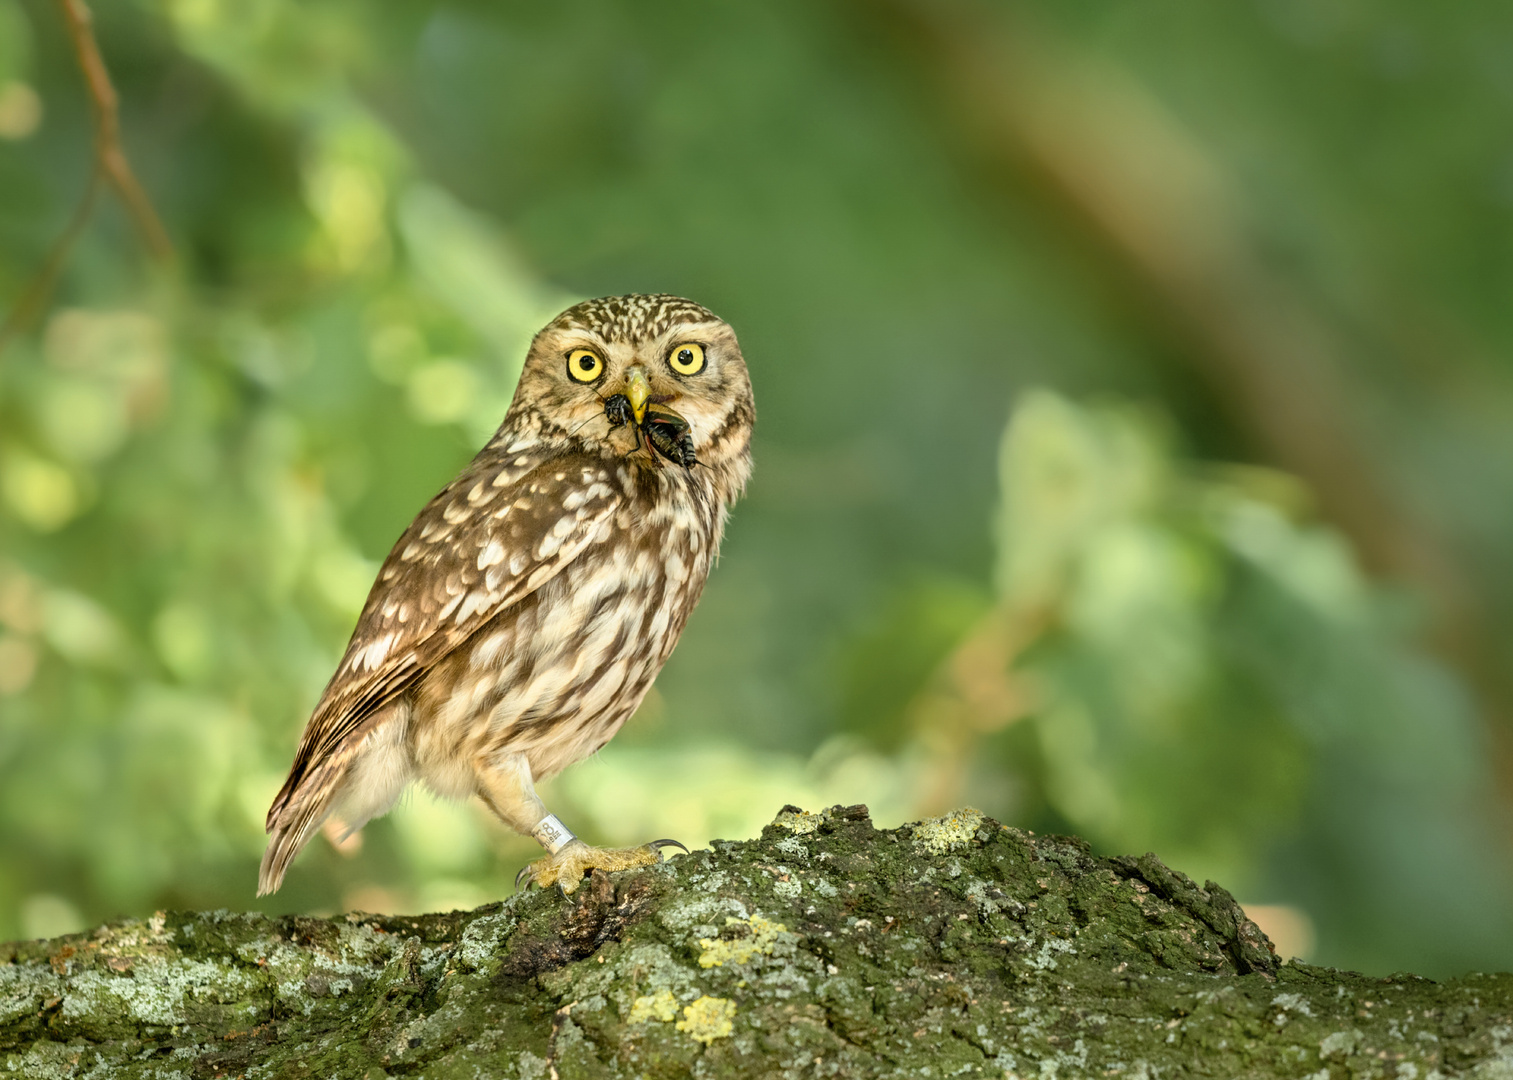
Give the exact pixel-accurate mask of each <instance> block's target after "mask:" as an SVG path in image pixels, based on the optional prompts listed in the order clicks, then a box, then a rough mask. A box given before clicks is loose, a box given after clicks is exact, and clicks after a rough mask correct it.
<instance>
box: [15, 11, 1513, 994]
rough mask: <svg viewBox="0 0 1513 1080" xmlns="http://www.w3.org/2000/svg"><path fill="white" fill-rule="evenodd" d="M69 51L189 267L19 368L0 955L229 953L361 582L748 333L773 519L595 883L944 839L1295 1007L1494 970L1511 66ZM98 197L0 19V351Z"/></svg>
mask: <svg viewBox="0 0 1513 1080" xmlns="http://www.w3.org/2000/svg"><path fill="white" fill-rule="evenodd" d="M95 14H96V19H97V32H98V35H99V39H100V42H101V47H102V49H103V52H104V55H105V57H106V60H107V62H108V63H109V65H110V67H111V70H112V74H113V76H114V78H115V81H116V84H117V87H118V89H119V91H120V94H121V99H122V110H123V126H124V131H125V135H126V142H127V149H128V151H129V153H130V155H131V157H132V160H133V163H134V165H135V167H136V169H137V171H138V173H139V174H140V176H141V178H142V180H143V183H144V184H145V186H146V187H147V189H148V191H149V192H150V194H151V196H152V198H153V201H154V203H155V205H156V207H157V209H158V211H159V213H160V214H161V215H162V216H163V218H164V220H165V222H166V223H167V225H168V228H169V231H170V233H171V234H172V236H173V238H174V240H175V243H176V246H177V252H178V254H177V258H176V259H175V261H174V262H173V263H172V264H171V265H167V266H162V265H156V264H154V263H153V262H152V261H151V260H150V259H149V258H147V256H146V253H145V252H144V251H143V250H142V248H141V246H140V244H139V243H138V242H137V239H136V236H135V234H134V232H133V227H132V223H131V221H130V219H129V217H128V216H127V215H126V214H124V213H123V212H122V211H121V209H120V207H119V206H118V205H116V204H115V203H113V202H112V201H110V200H109V199H106V200H104V201H102V204H101V206H100V207H99V209H98V212H97V213H96V215H95V218H94V220H93V221H92V223H91V225H90V227H89V229H88V230H87V231H86V232H84V234H83V235H82V237H81V239H80V241H79V243H78V244H77V246H76V247H75V249H74V250H73V251H72V253H71V254H70V257H69V259H68V262H67V264H66V269H65V271H64V273H63V275H62V277H61V279H60V281H59V283H58V288H57V290H56V293H55V295H54V296H53V298H52V302H51V304H50V306H49V307H48V308H47V310H46V311H45V312H44V313H43V314H42V315H41V317H40V318H39V319H37V320H36V321H35V323H34V324H33V325H30V326H27V327H25V328H24V331H23V332H22V333H20V334H19V335H17V336H16V337H15V338H14V339H13V340H12V341H11V342H10V343H9V344H8V346H7V347H6V349H5V351H4V352H3V353H0V937H11V936H18V935H22V934H27V935H40V934H44V933H55V932H59V931H61V930H65V929H71V928H73V927H74V926H77V925H82V924H83V923H84V922H86V921H93V920H96V919H101V918H106V917H110V916H113V915H117V914H122V913H133V914H139V913H141V912H144V911H150V910H152V909H154V908H159V907H163V906H169V905H172V906H183V907H199V908H205V907H221V906H224V907H234V908H245V907H248V906H257V905H256V903H255V902H254V901H253V899H252V896H251V893H252V889H253V882H254V878H255V866H256V861H257V857H258V854H259V851H260V847H261V838H262V833H261V823H262V815H263V813H264V811H265V809H266V807H267V804H268V801H269V800H270V798H271V796H272V794H273V792H274V791H275V790H276V789H277V786H278V783H279V781H280V779H281V776H282V772H283V770H284V768H285V767H286V766H287V763H288V760H289V757H290V755H291V753H292V749H293V746H294V742H295V739H296V737H297V734H298V731H299V728H300V726H301V725H302V723H303V721H304V719H305V716H306V714H307V711H308V709H309V708H310V706H311V705H312V704H313V702H314V700H315V698H316V696H317V695H318V693H319V691H320V688H321V686H322V685H323V683H324V681H325V679H326V678H327V677H328V676H329V674H330V671H331V670H332V667H333V666H334V663H335V660H336V657H337V656H338V655H339V652H340V650H341V648H342V646H343V645H344V643H345V640H346V635H347V633H348V632H349V631H350V627H351V624H352V622H353V620H354V619H355V616H356V613H357V611H358V609H359V607H360V605H361V603H362V600H363V598H364V596H365V594H366V589H367V587H368V584H369V583H370V581H371V579H372V575H373V572H374V571H375V569H376V566H377V563H378V561H379V560H380V559H381V558H382V557H383V555H384V554H385V553H386V551H387V549H388V546H389V544H390V543H391V542H392V540H393V539H394V537H395V536H397V535H398V533H399V531H400V530H401V529H402V528H403V526H404V525H405V524H406V523H407V522H408V521H409V519H410V517H411V516H412V515H413V513H414V512H415V510H416V509H417V508H418V507H419V506H420V505H421V504H422V503H423V502H424V500H425V499H426V498H427V497H429V495H430V494H432V493H433V492H434V491H435V490H436V489H437V488H439V487H440V486H441V485H442V484H443V483H444V482H445V481H446V480H447V479H448V478H449V477H450V476H451V474H452V473H453V472H454V471H455V469H457V468H458V467H459V466H460V465H461V464H462V463H463V462H464V461H465V460H466V459H467V458H468V457H469V456H470V454H471V453H472V451H473V449H475V448H476V447H477V446H478V445H479V444H480V443H481V442H482V441H483V440H484V438H486V436H487V435H488V433H489V432H490V431H492V429H493V427H494V426H495V425H496V424H497V423H498V420H499V418H500V417H501V416H502V414H503V411H504V408H505V406H506V405H507V403H508V400H509V397H510V394H511V392H512V390H513V383H514V379H515V376H516V374H517V372H518V365H519V363H520V359H521V356H522V353H523V351H524V348H525V345H526V343H527V342H528V340H529V337H530V334H531V333H532V332H533V331H534V330H535V329H536V328H537V327H538V326H539V325H540V324H541V323H542V322H544V321H545V319H546V318H548V317H549V316H550V315H551V314H553V313H555V311H557V310H559V309H560V308H561V307H563V306H565V305H566V304H568V303H570V302H572V301H573V300H574V299H576V298H578V297H581V296H587V295H598V294H604V293H610V292H625V291H653V290H656V291H671V292H678V293H683V294H685V295H689V296H692V297H694V298H696V299H698V300H700V301H701V302H703V303H706V304H708V305H709V306H711V307H712V308H714V309H715V310H717V311H719V312H720V313H721V314H722V315H724V316H725V317H727V318H729V319H730V320H731V321H732V322H733V323H734V324H735V326H736V327H737V330H738V331H739V332H740V334H741V338H742V342H743V345H744V347H745V349H746V351H747V355H748V359H749V361H750V364H751V367H752V370H753V377H754V380H755V383H756V390H757V397H758V401H759V412H760V422H759V432H758V440H757V445H756V451H755V452H756V460H757V475H756V479H755V481H754V483H753V485H752V489H751V492H750V495H749V497H748V499H747V501H746V502H745V503H744V504H743V505H742V506H741V507H740V508H739V509H738V510H737V513H736V516H735V518H734V521H733V523H732V526H731V530H730V534H729V539H728V541H727V547H726V551H725V556H724V559H723V561H722V563H721V565H720V567H719V568H718V570H717V571H716V573H715V575H714V577H713V579H712V581H711V584H710V587H709V589H708V592H707V594H706V597H705V599H704V602H703V604H702V606H701V607H700V609H699V611H698V613H697V614H696V616H695V617H694V619H693V621H692V623H691V624H690V627H689V630H688V633H687V635H686V636H685V640H684V642H683V643H682V644H681V645H680V646H679V649H678V652H677V654H676V655H675V656H674V658H673V660H672V662H671V663H670V664H669V666H668V668H667V670H666V672H665V673H664V675H663V677H662V678H661V679H660V680H659V683H658V687H657V690H656V691H655V692H654V693H653V695H652V697H651V698H649V699H648V702H647V704H646V706H645V707H643V709H642V711H641V713H640V715H638V717H637V718H636V719H635V721H634V722H633V723H632V724H631V725H629V726H628V727H627V729H626V731H625V732H624V733H622V735H621V736H620V737H619V738H618V739H617V740H616V741H615V742H614V743H612V744H611V746H610V747H609V748H608V749H607V750H606V751H605V752H604V753H603V754H602V755H600V756H599V757H597V758H595V759H594V760H592V761H590V762H586V763H584V764H583V765H581V766H578V767H576V768H575V769H573V770H571V771H569V772H568V773H567V774H565V775H564V776H563V777H561V778H559V779H558V780H556V781H554V782H553V783H552V784H551V785H550V788H549V792H548V795H547V798H548V800H549V802H550V803H551V804H552V806H553V808H554V810H556V811H557V812H558V813H559V814H560V815H561V816H563V817H564V818H565V819H567V820H569V821H570V822H572V823H573V825H574V827H575V828H581V830H582V831H584V832H585V833H587V834H588V835H589V836H590V838H592V839H601V840H612V841H619V842H638V841H642V840H645V839H647V838H648V837H650V836H653V835H656V836H663V835H671V836H679V837H681V838H682V839H684V840H685V841H688V842H695V843H702V842H704V841H706V840H707V839H709V838H711V837H713V836H719V835H727V836H730V835H747V834H750V833H751V832H753V831H754V830H755V829H756V828H757V827H758V826H759V825H760V824H761V822H762V821H763V820H764V819H765V818H766V817H767V816H768V815H770V813H771V812H773V811H774V810H775V809H776V808H777V807H778V806H779V805H781V804H782V803H785V802H793V803H798V804H818V803H829V802H837V801H841V802H859V801H866V802H869V803H870V804H871V805H872V806H873V810H874V815H875V816H876V817H877V818H878V819H879V820H881V821H884V822H888V823H894V822H897V821H900V820H903V819H904V818H906V817H912V816H918V815H921V814H924V813H931V812H937V811H939V810H941V809H944V808H946V807H948V806H949V805H952V804H957V803H961V802H973V803H975V804H976V805H979V806H980V807H981V808H982V809H984V810H985V811H988V812H989V813H992V814H994V815H996V816H998V817H1001V818H1002V819H1004V820H1007V821H1013V822H1015V823H1018V824H1021V825H1024V826H1027V827H1032V828H1036V829H1047V828H1049V829H1059V830H1069V831H1076V832H1078V833H1080V834H1082V835H1085V836H1087V837H1088V838H1089V839H1090V840H1091V841H1092V842H1093V843H1094V844H1095V845H1096V846H1098V847H1099V848H1100V849H1102V850H1105V851H1110V852H1113V851H1144V850H1147V849H1151V850H1155V851H1157V852H1158V853H1159V854H1161V855H1162V856H1163V857H1164V858H1166V859H1167V860H1168V861H1169V862H1171V863H1172V864H1173V865H1176V866H1178V867H1180V868H1182V869H1184V870H1187V871H1188V872H1190V873H1192V874H1194V875H1197V876H1199V877H1202V876H1204V875H1208V876H1212V877H1214V878H1216V879H1217V880H1220V881H1221V882H1223V883H1224V884H1225V885H1227V886H1228V887H1230V888H1231V889H1233V890H1234V891H1236V892H1237V893H1239V894H1240V895H1241V896H1242V897H1243V898H1244V899H1246V900H1247V901H1249V902H1252V903H1254V904H1257V905H1267V906H1269V907H1270V908H1271V909H1272V910H1273V911H1280V912H1281V914H1280V915H1278V916H1277V918H1280V919H1281V920H1282V921H1281V922H1277V923H1275V924H1274V925H1275V928H1276V929H1277V930H1278V932H1279V933H1281V934H1284V936H1285V935H1288V934H1290V936H1288V938H1287V939H1288V941H1290V942H1291V944H1292V945H1293V946H1294V947H1296V948H1299V949H1302V948H1305V947H1306V942H1305V940H1304V939H1305V937H1306V936H1307V933H1308V931H1309V928H1310V927H1311V931H1312V933H1313V935H1314V937H1315V939H1316V944H1315V945H1314V946H1313V948H1312V953H1311V956H1312V958H1313V959H1316V960H1319V961H1322V962H1328V963H1334V964H1340V965H1347V966H1355V967H1360V968H1364V969H1367V970H1371V971H1381V972H1385V971H1388V970H1392V969H1396V968H1412V969H1416V970H1420V971H1424V972H1428V973H1437V972H1444V971H1450V970H1459V969H1464V968H1471V967H1504V968H1506V967H1508V966H1510V965H1513V924H1510V920H1509V917H1508V915H1507V912H1508V911H1509V909H1510V907H1513V880H1510V876H1509V873H1510V862H1509V836H1508V832H1507V806H1508V800H1509V798H1510V796H1513V780H1510V778H1513V767H1510V766H1509V764H1508V762H1509V760H1510V759H1509V751H1508V746H1509V735H1510V725H1513V705H1510V703H1513V692H1510V691H1509V689H1508V680H1507V677H1506V676H1505V675H1503V674H1502V672H1504V671H1506V670H1510V669H1513V655H1510V653H1513V650H1510V640H1513V634H1510V628H1513V576H1510V575H1508V574H1507V572H1506V566H1507V559H1506V552H1507V551H1508V550H1509V544H1510V541H1513V500H1509V499H1507V498H1506V493H1507V491H1508V490H1510V484H1513V371H1510V367H1509V362H1508V357H1509V356H1513V318H1510V312H1513V309H1510V306H1509V305H1508V304H1507V297H1508V295H1510V291H1513V259H1510V258H1509V255H1508V252H1509V251H1510V250H1513V247H1510V242H1513V144H1510V143H1509V142H1508V139H1507V134H1506V133H1507V131H1508V130H1509V129H1510V128H1509V121H1510V119H1513V76H1510V72H1513V12H1509V11H1508V10H1505V9H1504V8H1502V7H1500V6H1498V5H1494V4H1492V3H1490V2H1477V3H1469V4H1465V5H1459V6H1457V7H1456V8H1455V9H1453V10H1449V9H1443V10H1434V11H1430V10H1427V9H1422V8H1420V7H1418V6H1414V5H1408V4H1393V5H1376V6H1372V7H1370V8H1368V7H1366V6H1363V5H1358V4H1354V3H1350V2H1348V0H1249V2H1246V3H1241V4H1233V5H1215V6H1210V7H1205V8H1201V9H1198V8H1192V7H1190V6H1181V7H1179V6H1178V5H1173V4H1167V3H1161V2H1157V0H1142V2H1139V3H1118V4H1116V3H1111V2H1108V0H1097V2H1094V0H1079V2H1077V3H1070V4H1067V3H1061V4H1051V3H1040V2H1035V3H1028V2H1027V3H1023V4H1012V5H1011V4H987V3H985V4H983V5H982V6H977V5H974V4H968V3H961V4H955V3H952V4H945V5H930V4H923V3H921V4H919V5H918V6H917V7H915V6H911V4H909V3H907V2H905V0H896V2H890V3H881V2H879V3H876V4H872V5H863V4H850V3H839V4H799V3H779V4H775V5H732V4H713V5H711V4H697V5H696V4H691V3H687V2H660V0H659V2H657V3H651V4H638V5H633V6H625V5H617V4H611V3H607V2H604V0H581V2H574V3H571V4H567V5H558V6H553V7H549V8H531V7H526V6H518V5H493V4H480V3H465V2H457V3H438V2H422V3H415V4H407V5H401V6H397V7H396V6H392V5H387V6H386V5H378V4H373V3H364V2H361V0H352V2H347V3H335V2H305V3H294V2H293V0H257V2H255V3H245V4H233V3H228V2H224V0H138V2H135V3H131V4H123V5H104V4H100V5H98V10H97V11H96V13H95ZM90 140H91V113H90V109H89V105H88V101H87V99H86V97H85V95H84V91H83V87H82V84H81V80H80V78H79V74H78V69H77V65H76V63H75V60H74V57H73V54H72V51H71V49H70V45H69V41H68V39H67V37H66V36H65V34H64V33H63V29H62V27H61V26H60V24H59V21H58V17H57V12H56V10H55V8H54V7H53V6H52V5H49V4H47V3H45V2H43V0H0V304H3V305H4V307H5V309H6V310H11V309H12V307H13V306H14V305H15V304H16V303H17V302H18V300H19V298H20V297H21V296H22V294H23V293H24V291H25V290H26V288H27V287H28V284H29V283H30V282H32V281H33V280H34V277H35V275H36V274H37V272H38V268H39V267H40V266H41V265H42V264H43V262H44V260H45V259H46V258H47V256H48V252H49V250H50V248H51V246H52V245H53V244H54V242H55V241H56V238H57V237H58V236H59V235H60V234H61V233H62V232H63V230H64V228H65V225H66V223H67V220H68V218H69V216H70V214H71V213H72V212H73V209H74V207H75V205H76V201H77V199H78V197H79V195H80V193H81V191H82V189H83V187H84V184H85V180H86V177H87V174H88V169H89V154H90ZM1006 425H1007V426H1006ZM532 848H533V845H532V844H531V843H530V842H528V841H522V840H520V839H519V838H516V837H512V836H509V835H507V834H505V833H503V832H502V831H501V830H500V829H499V828H498V827H496V826H495V825H493V824H492V823H491V822H490V821H489V820H487V817H486V815H483V814H481V813H479V812H478V810H477V808H475V807H466V806H454V805H449V804H440V803H436V802H434V801H433V800H431V799H430V798H429V797H428V796H426V795H424V794H416V795H414V796H413V797H411V798H410V799H409V800H408V801H407V802H406V804H405V805H404V806H402V807H401V808H400V809H399V810H398V811H396V813H395V814H393V815H392V816H391V817H389V818H387V819H384V820H382V821H380V822H378V823H375V824H374V825H372V826H370V827H369V828H368V829H366V830H364V833H363V834H362V843H361V845H360V848H356V846H355V845H349V846H348V847H347V848H346V849H345V850H343V851H338V850H337V849H336V848H334V847H333V846H332V845H330V844H328V843H326V842H325V841H324V840H321V841H317V842H316V843H315V844H313V845H312V846H311V849H310V850H309V852H307V853H306V854H305V855H304V856H303V857H302V859H301V861H300V862H299V863H298V864H297V866H296V868H295V870H294V872H293V873H292V875H291V877H290V881H289V884H288V885H287V886H286V887H285V889H284V891H283V892H281V893H280V894H278V896H276V897H273V898H271V899H270V900H269V901H266V902H262V904H261V906H264V907H266V908H267V909H270V910H296V909H300V910H335V909H338V908H342V907H351V906H358V907H366V908H370V909H371V908H384V909H390V910H407V909H418V908H434V907H439V906H446V905H454V904H462V905H467V904H475V903H479V902H482V901H483V900H485V899H487V898H489V897H491V896H497V895H499V894H500V893H501V892H503V891H504V890H505V889H507V888H508V882H509V879H510V878H511V877H512V876H513V873H514V870H515V869H516V868H517V867H518V865H519V864H520V863H521V862H522V861H523V860H524V859H525V858H527V857H529V855H530V852H531V850H532ZM1289 928H1290V929H1289Z"/></svg>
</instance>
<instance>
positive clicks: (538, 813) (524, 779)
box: [478, 754, 688, 893]
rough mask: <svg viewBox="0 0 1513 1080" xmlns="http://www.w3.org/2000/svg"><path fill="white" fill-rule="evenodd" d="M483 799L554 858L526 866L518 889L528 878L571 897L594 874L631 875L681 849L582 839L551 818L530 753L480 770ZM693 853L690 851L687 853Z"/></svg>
mask: <svg viewBox="0 0 1513 1080" xmlns="http://www.w3.org/2000/svg"><path fill="white" fill-rule="evenodd" d="M478 794H479V796H480V797H482V799H483V801H484V802H485V803H486V804H487V805H488V808H489V809H490V810H492V811H494V813H495V814H496V815H498V817H499V820H500V821H502V822H504V823H505V824H506V825H508V826H509V827H510V828H512V829H514V830H515V831H516V832H518V833H521V834H522V835H525V836H534V837H535V838H536V840H537V842H538V843H540V844H541V846H542V847H544V848H546V850H547V852H548V855H547V856H546V858H544V859H537V860H536V861H535V862H533V863H531V864H530V865H528V866H526V867H525V868H524V869H522V870H521V871H520V874H519V875H518V876H517V877H516V878H515V884H516V886H517V887H518V886H519V885H520V883H521V882H522V881H524V880H526V879H527V878H529V880H530V881H531V883H532V884H535V885H539V886H541V887H542V888H546V887H547V886H549V885H556V886H558V887H560V888H561V889H562V891H563V892H565V893H571V892H572V891H573V890H574V889H576V888H577V887H578V883H579V882H580V881H582V880H583V875H584V874H586V873H588V872H589V871H590V870H611V871H613V870H631V869H634V868H636V867H638V866H650V865H651V864H653V863H657V862H661V861H662V850H661V849H662V848H664V847H669V846H672V847H679V848H682V847H683V845H682V844H679V843H678V842H677V841H676V840H654V841H652V842H651V843H649V844H643V845H642V846H641V847H633V848H596V847H590V846H589V845H587V844H585V843H584V842H583V841H582V840H579V839H578V838H577V837H576V836H574V835H573V834H572V832H571V831H570V830H569V829H568V828H567V826H565V825H563V824H562V822H560V821H558V820H557V816H556V815H555V814H549V813H547V810H546V804H545V803H543V802H542V801H541V797H540V796H539V795H537V794H536V785H535V780H534V777H532V775H531V765H530V762H529V761H528V760H526V757H525V755H524V754H505V755H501V756H497V757H491V758H490V759H488V761H487V762H486V763H481V764H480V766H479V768H478ZM683 850H684V851H687V850H688V849H687V848H683Z"/></svg>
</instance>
